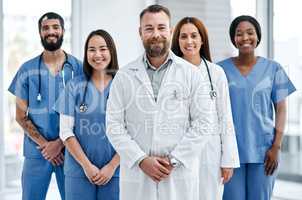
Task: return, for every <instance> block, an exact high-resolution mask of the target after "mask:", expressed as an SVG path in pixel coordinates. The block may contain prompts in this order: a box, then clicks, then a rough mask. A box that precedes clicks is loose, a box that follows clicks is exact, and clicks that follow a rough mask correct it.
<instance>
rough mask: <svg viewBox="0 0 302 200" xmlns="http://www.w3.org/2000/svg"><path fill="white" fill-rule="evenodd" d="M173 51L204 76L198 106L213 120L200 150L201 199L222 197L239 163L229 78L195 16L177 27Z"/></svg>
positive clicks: (214, 199) (212, 199) (184, 19)
mask: <svg viewBox="0 0 302 200" xmlns="http://www.w3.org/2000/svg"><path fill="white" fill-rule="evenodd" d="M172 51H173V52H174V53H175V54H176V55H178V56H180V57H182V58H184V59H185V60H187V61H188V62H190V63H192V64H193V65H195V66H197V67H198V71H197V73H199V74H200V76H203V77H204V80H206V81H205V82H204V84H202V85H201V86H200V89H199V90H198V92H199V93H200V97H201V98H203V99H208V103H206V104H200V106H199V109H202V110H203V111H207V113H208V116H207V120H208V123H209V124H210V126H209V127H205V129H206V132H207V134H208V136H209V137H210V138H209V142H208V144H207V145H206V147H205V149H204V150H202V151H200V153H201V154H200V157H199V199H200V200H221V199H222V194H223V185H224V183H226V182H228V181H229V180H230V178H231V177H232V174H233V168H236V167H239V156H238V150H237V143H236V136H235V132H234V126H233V119H232V113H231V104H230V97H229V90H228V82H227V79H226V76H225V73H224V71H223V70H222V69H221V67H219V66H217V65H216V64H214V63H211V55H210V49H209V41H208V34H207V30H206V28H205V26H204V25H203V23H202V22H201V21H200V20H199V19H197V18H195V17H185V18H183V19H182V20H180V21H179V22H178V24H177V25H176V27H175V29H174V34H173V43H172Z"/></svg>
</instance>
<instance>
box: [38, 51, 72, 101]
mask: <svg viewBox="0 0 302 200" xmlns="http://www.w3.org/2000/svg"><path fill="white" fill-rule="evenodd" d="M63 52H64V55H65V60H64V62H63V64H62V69H61V70H64V67H65V65H69V66H70V68H71V70H72V71H73V66H72V64H71V63H70V62H69V61H68V55H67V53H66V52H65V51H63ZM42 59H43V52H42V53H41V55H40V56H39V64H38V70H39V72H38V73H39V75H38V95H37V101H39V102H40V101H41V100H42V96H41V64H42ZM64 75H65V74H64ZM64 78H65V77H64Z"/></svg>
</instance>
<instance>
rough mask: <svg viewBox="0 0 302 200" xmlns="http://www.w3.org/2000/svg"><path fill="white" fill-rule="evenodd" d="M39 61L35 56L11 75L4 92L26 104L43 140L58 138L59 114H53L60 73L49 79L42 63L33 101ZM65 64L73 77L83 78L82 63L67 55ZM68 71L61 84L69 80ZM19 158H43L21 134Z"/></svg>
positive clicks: (65, 70) (49, 74)
mask: <svg viewBox="0 0 302 200" xmlns="http://www.w3.org/2000/svg"><path fill="white" fill-rule="evenodd" d="M39 58H40V56H37V57H35V58H33V59H31V60H29V61H27V62H25V63H24V64H23V65H22V66H21V67H20V69H19V71H18V72H17V74H16V75H15V77H14V79H13V81H12V83H11V85H10V86H9V88H8V91H9V92H11V93H12V94H13V95H15V96H16V97H19V98H21V99H23V100H25V101H27V103H28V117H29V119H31V121H32V122H33V124H34V125H35V126H36V127H37V129H38V131H39V132H40V133H41V134H42V135H43V137H45V138H46V139H47V140H55V139H57V138H59V114H57V113H56V112H55V111H53V109H52V107H53V106H54V104H55V101H56V99H57V97H58V96H59V93H60V91H63V89H64V85H63V77H62V73H61V72H60V73H58V74H57V75H56V76H53V75H52V74H51V73H50V72H49V70H48V68H47V66H46V65H45V63H44V62H43V59H42V60H41V66H40V77H41V90H40V93H41V96H42V99H41V101H40V102H39V101H37V95H38V90H39V89H38V88H39ZM68 62H69V63H70V64H71V65H72V68H73V73H74V77H75V76H77V75H80V74H83V69H82V63H81V62H80V61H79V60H78V59H76V58H75V57H73V56H71V55H68ZM72 68H71V67H70V66H69V65H68V64H66V65H64V67H63V69H64V74H65V77H64V79H65V82H66V83H67V82H68V81H69V80H70V79H71V77H72V76H71V74H72V73H71V72H72ZM23 154H24V156H25V157H26V158H43V156H42V154H41V151H40V150H38V149H37V144H36V143H35V142H34V141H32V140H31V139H30V138H29V137H28V136H27V135H26V134H24V144H23Z"/></svg>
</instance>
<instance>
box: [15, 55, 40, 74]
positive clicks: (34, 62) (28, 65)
mask: <svg viewBox="0 0 302 200" xmlns="http://www.w3.org/2000/svg"><path fill="white" fill-rule="evenodd" d="M39 60H40V55H39V56H36V57H34V58H32V59H30V60H28V61H26V62H24V63H23V64H22V65H21V67H20V69H19V71H28V70H32V69H37V68H38V67H39V62H40V61H39Z"/></svg>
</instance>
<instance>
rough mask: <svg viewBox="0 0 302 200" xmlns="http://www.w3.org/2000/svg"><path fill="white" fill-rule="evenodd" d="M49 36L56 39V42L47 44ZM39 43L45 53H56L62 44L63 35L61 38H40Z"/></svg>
mask: <svg viewBox="0 0 302 200" xmlns="http://www.w3.org/2000/svg"><path fill="white" fill-rule="evenodd" d="M50 36H54V37H56V38H57V42H48V41H47V38H48V37H50ZM41 43H42V46H43V47H44V49H46V50H47V51H56V50H58V49H60V48H61V46H62V43H63V35H61V36H56V35H47V36H46V37H44V38H42V37H41Z"/></svg>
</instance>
